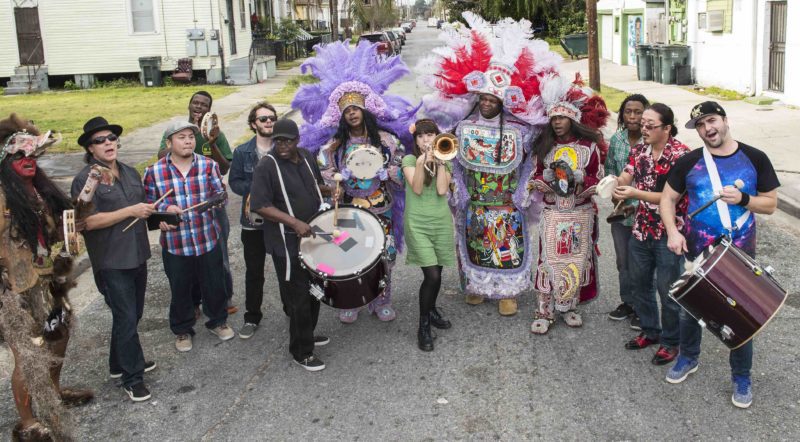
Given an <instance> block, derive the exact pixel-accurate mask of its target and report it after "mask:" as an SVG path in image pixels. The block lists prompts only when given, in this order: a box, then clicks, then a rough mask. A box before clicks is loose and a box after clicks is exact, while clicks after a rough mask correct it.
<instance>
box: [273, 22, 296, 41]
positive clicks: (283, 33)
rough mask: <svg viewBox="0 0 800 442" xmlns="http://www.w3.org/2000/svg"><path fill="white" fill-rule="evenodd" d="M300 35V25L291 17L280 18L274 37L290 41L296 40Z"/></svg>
mask: <svg viewBox="0 0 800 442" xmlns="http://www.w3.org/2000/svg"><path fill="white" fill-rule="evenodd" d="M299 36H300V26H298V25H297V23H295V22H294V21H293V20H292V19H291V18H282V19H281V24H280V26H279V27H278V30H277V32H276V37H278V39H280V40H286V41H292V40H297V37H299Z"/></svg>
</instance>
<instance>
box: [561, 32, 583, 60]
mask: <svg viewBox="0 0 800 442" xmlns="http://www.w3.org/2000/svg"><path fill="white" fill-rule="evenodd" d="M561 47H562V48H564V51H565V52H566V53H567V54H569V56H570V58H580V57H582V56H584V57H585V56H586V55H588V54H589V44H588V34H587V33H585V32H583V33H580V34H570V35H565V36H563V37H561Z"/></svg>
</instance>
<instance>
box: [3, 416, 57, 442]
mask: <svg viewBox="0 0 800 442" xmlns="http://www.w3.org/2000/svg"><path fill="white" fill-rule="evenodd" d="M11 440H13V441H14V442H51V441H52V440H53V434H52V433H51V432H50V429H49V428H47V427H45V426H44V425H43V424H42V423H41V422H38V421H36V422H34V423H33V424H32V425H28V426H27V427H25V428H22V422H19V423H17V425H16V426H15V427H14V429H13V430H12V431H11Z"/></svg>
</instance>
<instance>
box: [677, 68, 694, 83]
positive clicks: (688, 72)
mask: <svg viewBox="0 0 800 442" xmlns="http://www.w3.org/2000/svg"><path fill="white" fill-rule="evenodd" d="M675 83H676V84H677V85H679V86H688V85H690V84H692V67H691V66H690V65H688V64H684V65H680V66H676V67H675Z"/></svg>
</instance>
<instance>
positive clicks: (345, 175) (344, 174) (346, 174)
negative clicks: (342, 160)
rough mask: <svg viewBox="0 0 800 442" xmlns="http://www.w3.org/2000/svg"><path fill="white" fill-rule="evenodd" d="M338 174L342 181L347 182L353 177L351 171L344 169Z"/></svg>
mask: <svg viewBox="0 0 800 442" xmlns="http://www.w3.org/2000/svg"><path fill="white" fill-rule="evenodd" d="M339 174H340V175H342V180H349V179H350V177H352V176H353V171H351V170H350V169H348V168H346V167H344V168H342V170H340V171H339Z"/></svg>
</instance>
